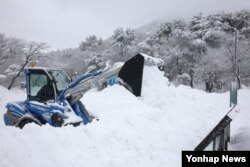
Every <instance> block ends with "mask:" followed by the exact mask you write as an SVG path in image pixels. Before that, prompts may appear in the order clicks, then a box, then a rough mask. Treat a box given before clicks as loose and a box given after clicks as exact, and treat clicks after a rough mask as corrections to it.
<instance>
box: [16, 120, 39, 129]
mask: <svg viewBox="0 0 250 167" xmlns="http://www.w3.org/2000/svg"><path fill="white" fill-rule="evenodd" d="M29 123H35V124H37V123H36V122H34V121H32V120H30V119H26V120H23V121H22V122H20V123H19V125H18V127H19V128H20V129H23V127H24V126H25V125H27V124H29Z"/></svg>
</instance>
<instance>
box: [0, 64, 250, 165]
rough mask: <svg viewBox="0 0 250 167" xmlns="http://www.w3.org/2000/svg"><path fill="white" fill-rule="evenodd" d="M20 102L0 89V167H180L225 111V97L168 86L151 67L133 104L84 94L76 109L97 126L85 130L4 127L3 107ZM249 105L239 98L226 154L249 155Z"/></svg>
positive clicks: (125, 97) (19, 96)
mask: <svg viewBox="0 0 250 167" xmlns="http://www.w3.org/2000/svg"><path fill="white" fill-rule="evenodd" d="M25 98H26V95H25V91H23V90H18V89H14V90H11V91H8V90H7V89H5V88H3V87H1V86H0V166H3V167H16V166H25V167H34V166H36V167H44V166H46V167H50V166H51V167H54V166H60V167H72V166H88V167H96V166H102V167H111V166H115V167H117V166H119V167H122V166H126V167H128V166H133V167H152V166H154V167H161V166H173V167H175V166H176V167H178V166H179V167H180V166H181V151H182V150H193V149H194V148H195V147H196V146H197V145H198V144H199V142H200V141H201V140H202V139H203V138H204V137H205V136H206V135H207V134H208V133H209V131H210V130H212V128H213V127H214V126H215V125H216V124H217V123H218V122H219V121H220V119H221V118H222V117H223V116H224V115H225V114H226V113H227V111H228V110H229V93H228V92H227V93H223V94H217V93H206V92H204V91H201V90H196V89H191V88H190V87H187V86H179V87H174V86H172V85H170V86H169V83H168V81H167V79H166V78H164V77H163V73H162V72H160V71H159V70H158V69H157V67H145V68H144V76H143V88H142V97H140V98H137V97H135V96H133V95H132V94H131V93H130V92H129V91H127V90H126V89H125V88H124V87H122V86H118V85H116V86H112V87H108V88H106V89H104V90H103V91H101V92H98V91H97V90H95V89H92V90H90V91H89V92H88V93H87V94H85V95H84V97H83V98H82V102H83V103H84V104H85V106H86V108H87V109H88V110H89V112H90V113H91V114H93V115H95V116H97V117H98V118H99V119H100V120H99V121H94V122H93V123H91V124H88V125H86V126H79V127H76V128H74V127H71V126H66V127H62V128H54V127H51V126H49V125H46V126H42V127H39V126H38V125H35V124H34V125H32V124H29V125H27V126H26V127H25V128H24V129H22V130H21V129H19V128H15V127H6V126H5V125H4V122H3V114H4V113H5V110H6V109H5V105H6V103H7V102H11V101H16V100H24V99H25ZM249 99H250V90H248V89H244V90H240V91H239V100H238V101H239V107H240V113H239V114H237V117H235V119H234V120H233V122H232V124H231V137H232V138H231V139H232V140H231V144H230V150H250V124H249V121H250V103H249Z"/></svg>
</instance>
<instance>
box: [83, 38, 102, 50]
mask: <svg viewBox="0 0 250 167" xmlns="http://www.w3.org/2000/svg"><path fill="white" fill-rule="evenodd" d="M102 43H103V42H102V39H101V38H97V37H96V36H95V35H91V36H89V37H87V38H86V39H85V41H83V42H81V43H80V46H79V48H80V49H81V50H82V51H85V50H94V49H97V48H98V47H100V46H101V45H102Z"/></svg>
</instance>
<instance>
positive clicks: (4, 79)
mask: <svg viewBox="0 0 250 167" xmlns="http://www.w3.org/2000/svg"><path fill="white" fill-rule="evenodd" d="M65 40H66V39H65ZM138 53H145V54H148V55H150V56H153V57H157V58H161V59H163V60H164V62H165V69H164V72H165V74H164V75H165V76H166V77H167V78H168V79H169V80H170V81H171V82H172V83H173V84H175V85H180V84H184V85H190V82H191V81H192V85H190V86H192V87H193V88H197V89H203V90H204V89H205V83H206V82H207V81H209V82H210V83H212V84H213V90H212V91H213V92H224V91H227V90H228V88H229V85H230V82H231V81H232V80H236V81H237V82H238V84H239V86H240V88H244V87H249V85H250V65H249V64H250V11H249V10H241V11H237V12H233V13H226V12H219V13H216V14H211V15H207V16H204V15H203V14H202V13H199V14H197V15H195V16H193V17H192V18H191V19H190V20H188V21H187V20H171V21H167V22H153V23H150V24H147V25H144V26H142V27H139V28H137V29H132V28H122V27H120V28H117V29H116V30H114V32H113V34H112V35H111V36H110V37H109V38H108V39H102V38H100V37H98V36H96V35H94V34H93V35H90V36H88V37H86V38H85V39H83V40H82V41H80V42H79V46H76V48H67V49H63V50H51V49H50V48H49V44H46V43H39V42H33V41H26V40H23V39H19V38H18V37H9V36H6V35H5V34H4V33H0V84H1V85H3V86H5V87H8V86H9V85H10V83H11V82H12V81H13V78H15V81H14V83H13V84H14V86H19V85H20V82H21V81H22V80H23V79H22V74H21V71H22V69H23V68H25V67H26V66H31V65H32V64H34V63H35V64H36V65H37V66H42V67H50V68H61V69H64V70H65V71H66V72H67V73H68V74H69V75H70V76H71V75H73V74H76V73H77V74H84V73H87V72H92V71H95V70H100V69H102V68H105V67H106V66H107V65H113V64H114V63H116V62H119V61H125V60H128V59H129V58H130V57H132V56H134V55H136V54H138ZM156 84H157V83H156Z"/></svg>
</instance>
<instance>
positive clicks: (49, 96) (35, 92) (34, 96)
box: [29, 70, 55, 102]
mask: <svg viewBox="0 0 250 167" xmlns="http://www.w3.org/2000/svg"><path fill="white" fill-rule="evenodd" d="M29 97H30V100H34V101H39V102H47V101H54V100H55V93H54V88H53V84H52V82H51V81H50V79H49V78H48V76H47V74H46V73H45V72H44V71H42V70H37V71H35V70H34V71H31V72H30V75H29Z"/></svg>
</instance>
